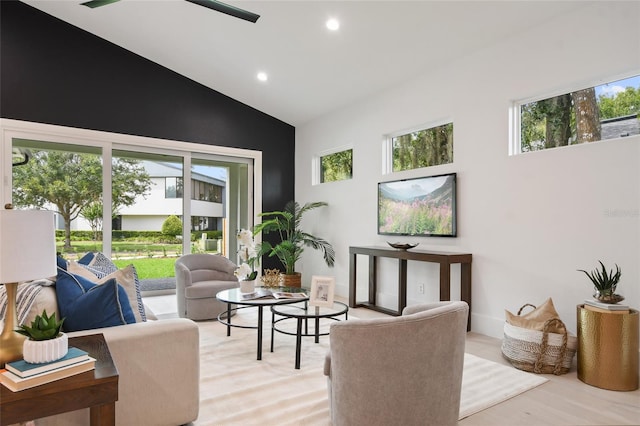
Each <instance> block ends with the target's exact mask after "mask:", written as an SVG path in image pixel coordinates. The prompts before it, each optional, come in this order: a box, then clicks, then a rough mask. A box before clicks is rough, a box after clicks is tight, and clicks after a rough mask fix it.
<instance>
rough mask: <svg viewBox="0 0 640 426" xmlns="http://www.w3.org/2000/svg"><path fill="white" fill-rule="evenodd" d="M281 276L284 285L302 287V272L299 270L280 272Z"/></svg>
mask: <svg viewBox="0 0 640 426" xmlns="http://www.w3.org/2000/svg"><path fill="white" fill-rule="evenodd" d="M281 277H282V285H283V286H284V287H302V274H301V273H300V272H294V273H293V274H281Z"/></svg>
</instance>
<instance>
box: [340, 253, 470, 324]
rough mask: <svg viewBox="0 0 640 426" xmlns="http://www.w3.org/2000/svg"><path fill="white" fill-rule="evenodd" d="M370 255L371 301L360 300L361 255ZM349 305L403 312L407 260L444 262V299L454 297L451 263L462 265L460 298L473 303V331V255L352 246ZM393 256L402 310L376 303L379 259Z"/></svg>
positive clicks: (441, 295)
mask: <svg viewBox="0 0 640 426" xmlns="http://www.w3.org/2000/svg"><path fill="white" fill-rule="evenodd" d="M359 254H360V255H366V256H369V300H368V301H367V302H356V270H357V263H356V261H357V255H359ZM349 257H350V262H349V306H350V307H352V308H357V307H365V308H369V309H373V310H375V311H379V312H384V313H386V314H389V315H395V316H398V315H401V314H402V310H403V309H404V308H405V306H407V260H415V261H418V262H433V263H438V264H439V265H440V300H450V299H451V265H452V264H454V263H459V264H460V269H461V274H460V298H461V299H462V300H463V301H465V302H467V304H469V318H468V320H467V331H469V330H471V257H472V256H471V254H469V253H445V252H436V251H425V250H416V249H411V250H396V249H391V248H384V247H374V246H372V247H349ZM378 257H390V258H395V259H398V310H397V311H394V310H392V309H387V308H383V307H381V306H378V305H377V304H376V293H377V290H378V283H377V268H376V266H377V258H378Z"/></svg>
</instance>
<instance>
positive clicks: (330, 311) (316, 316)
mask: <svg viewBox="0 0 640 426" xmlns="http://www.w3.org/2000/svg"><path fill="white" fill-rule="evenodd" d="M276 315H278V316H280V317H282V318H278V319H276ZM341 315H344V319H345V320H347V319H348V316H349V307H348V306H347V305H345V304H344V303H342V302H333V305H331V306H308V303H305V304H304V306H300V305H272V306H271V318H272V325H271V352H273V337H274V332H276V331H277V332H278V333H282V334H288V335H291V336H296V363H295V367H296V369H298V370H299V369H300V347H301V346H302V338H303V337H309V336H313V337H315V342H316V343H318V342H319V341H320V336H327V335H329V332H328V331H327V332H321V331H320V319H322V318H326V319H330V320H333V321H340V319H339V318H338V317H339V316H341ZM288 319H296V320H297V324H296V331H295V333H294V332H291V331H287V330H284V329H282V328H278V326H277V324H278V323H280V322H281V321H285V320H288ZM310 319H311V320H313V322H314V324H313V332H312V333H310V332H309V320H310ZM303 321H304V332H303V330H302V323H303Z"/></svg>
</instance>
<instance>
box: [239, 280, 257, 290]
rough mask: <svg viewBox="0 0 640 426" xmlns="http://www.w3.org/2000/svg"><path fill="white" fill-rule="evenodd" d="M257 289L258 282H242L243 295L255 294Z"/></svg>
mask: <svg viewBox="0 0 640 426" xmlns="http://www.w3.org/2000/svg"><path fill="white" fill-rule="evenodd" d="M255 289H256V280H251V281H240V292H241V293H253V292H254V291H255Z"/></svg>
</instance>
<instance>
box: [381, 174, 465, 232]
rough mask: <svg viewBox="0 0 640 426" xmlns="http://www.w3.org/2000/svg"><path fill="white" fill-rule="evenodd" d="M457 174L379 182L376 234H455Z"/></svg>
mask: <svg viewBox="0 0 640 426" xmlns="http://www.w3.org/2000/svg"><path fill="white" fill-rule="evenodd" d="M456 232H457V231H456V174H455V173H449V174H444V175H437V176H425V177H419V178H411V179H403V180H396V181H390V182H380V183H378V234H381V235H412V236H423V237H455V236H456Z"/></svg>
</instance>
